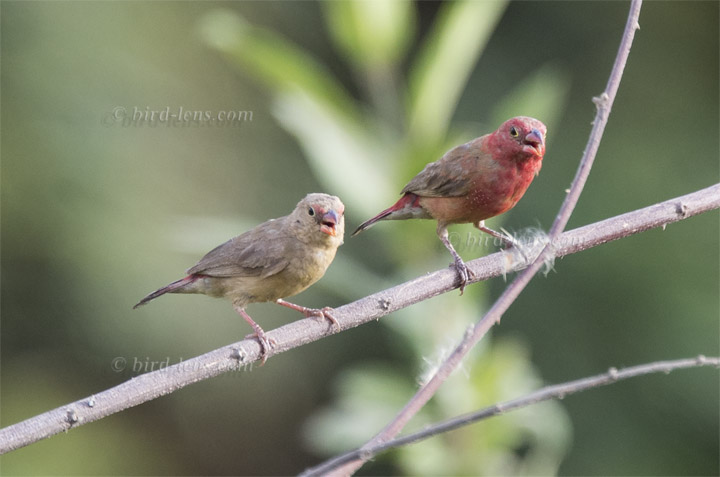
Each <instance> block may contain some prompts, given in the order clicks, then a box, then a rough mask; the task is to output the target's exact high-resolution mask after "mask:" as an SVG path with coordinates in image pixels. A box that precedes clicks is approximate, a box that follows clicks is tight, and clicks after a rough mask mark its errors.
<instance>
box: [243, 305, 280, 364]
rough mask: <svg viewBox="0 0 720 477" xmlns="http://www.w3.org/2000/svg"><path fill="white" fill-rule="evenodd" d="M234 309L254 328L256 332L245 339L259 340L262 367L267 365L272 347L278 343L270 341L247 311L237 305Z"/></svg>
mask: <svg viewBox="0 0 720 477" xmlns="http://www.w3.org/2000/svg"><path fill="white" fill-rule="evenodd" d="M233 307H234V308H235V311H237V312H238V313H240V316H242V317H243V318H244V319H245V321H247V322H248V323H249V324H250V326H252V329H253V330H254V332H253V333H250V334H249V335H247V336H246V337H245V338H246V339H249V338H257V340H258V341H259V342H260V348H261V352H260V358H261V359H262V362H261V363H260V366H262V365H263V364H265V361H267V359H268V357H269V356H270V352H271V351H272V345H273V344H277V342H276V341H275V340H273V339H268V337H267V336H265V331H264V330H263V329H262V328H261V327H260V325H258V324H257V323H255V320H253V319H252V318H250V315H248V314H247V313H246V312H245V309H243V308H241V307H239V306H237V305H233Z"/></svg>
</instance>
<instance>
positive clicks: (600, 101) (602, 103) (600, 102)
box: [592, 92, 610, 109]
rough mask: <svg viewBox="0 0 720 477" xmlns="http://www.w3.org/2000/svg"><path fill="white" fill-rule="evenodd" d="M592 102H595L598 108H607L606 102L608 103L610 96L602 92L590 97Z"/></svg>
mask: <svg viewBox="0 0 720 477" xmlns="http://www.w3.org/2000/svg"><path fill="white" fill-rule="evenodd" d="M592 102H593V103H595V106H596V107H597V108H598V109H604V108H607V106H608V104H609V103H610V96H609V95H608V94H607V93H605V92H603V93H602V94H601V95H600V96H595V97H594V98H593V99H592Z"/></svg>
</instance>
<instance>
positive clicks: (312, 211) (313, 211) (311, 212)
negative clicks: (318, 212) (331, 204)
mask: <svg viewBox="0 0 720 477" xmlns="http://www.w3.org/2000/svg"><path fill="white" fill-rule="evenodd" d="M308 215H309V216H310V217H312V216H313V215H315V209H313V208H312V207H310V208H308Z"/></svg>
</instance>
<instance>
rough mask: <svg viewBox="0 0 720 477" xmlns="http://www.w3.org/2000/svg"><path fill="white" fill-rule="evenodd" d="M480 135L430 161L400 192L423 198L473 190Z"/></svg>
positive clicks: (463, 193)
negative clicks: (472, 184) (473, 175)
mask: <svg viewBox="0 0 720 477" xmlns="http://www.w3.org/2000/svg"><path fill="white" fill-rule="evenodd" d="M480 139H482V138H478V139H475V140H473V141H470V142H468V143H467V144H463V145H460V146H458V147H456V148H454V149H451V150H450V151H448V152H446V153H445V155H444V156H443V157H441V158H440V159H438V160H437V161H435V162H431V163H430V164H428V165H427V166H425V169H423V170H422V171H421V172H420V173H419V174H418V175H416V176H415V177H414V178H413V179H412V180H411V181H410V182H408V184H407V185H406V186H405V187H404V188H403V190H402V192H401V194H405V193H407V192H412V193H413V194H415V195H419V196H421V197H461V196H464V195H467V194H468V193H469V192H470V187H471V181H472V179H473V177H472V176H471V175H469V174H468V171H472V170H475V169H476V167H473V166H474V163H476V162H477V161H478V160H479V159H480V155H481V154H482V152H481V151H480V144H479V143H477V142H478V141H479V140H480Z"/></svg>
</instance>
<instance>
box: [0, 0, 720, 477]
mask: <svg viewBox="0 0 720 477" xmlns="http://www.w3.org/2000/svg"><path fill="white" fill-rule="evenodd" d="M628 7H629V4H628V3H627V2H574V3H573V2H513V3H510V4H506V3H502V2H490V3H486V2H453V3H437V2H419V3H410V2H407V3H406V2H387V3H386V2H363V3H352V2H332V3H317V2H241V3H231V2H217V3H215V2H158V3H151V2H108V3H104V2H103V3H101V2H2V4H0V9H1V15H0V16H1V21H2V25H1V26H2V30H1V35H2V37H1V40H2V42H1V48H2V51H1V54H0V57H1V58H2V64H1V76H0V80H1V82H2V84H1V87H2V110H1V113H0V115H1V120H2V250H1V251H2V256H1V259H2V260H1V264H2V270H1V272H2V275H1V280H2V281H1V283H2V296H1V298H2V301H1V304H2V309H1V313H2V323H1V324H2V337H1V343H0V344H1V350H2V355H1V358H2V361H1V379H2V381H1V384H2V388H1V389H2V390H1V394H0V397H1V399H2V400H1V408H0V410H1V413H2V414H1V424H2V426H3V427H4V426H8V425H10V424H13V423H16V422H19V421H21V420H24V419H27V418H29V417H32V416H34V415H36V414H38V413H41V412H44V411H47V410H50V409H53V408H55V407H58V406H62V405H64V404H67V403H69V402H71V401H74V400H77V399H80V398H83V397H86V396H89V395H91V394H93V393H96V392H100V391H102V390H105V389H107V388H109V387H112V386H114V385H117V384H119V383H122V382H124V381H126V380H128V379H130V378H132V377H133V376H136V375H138V374H140V373H141V372H143V371H144V370H145V369H150V368H152V367H155V368H156V369H157V367H159V366H160V365H163V364H176V363H178V362H181V361H182V360H185V359H188V358H191V357H194V356H197V355H199V354H202V353H205V352H207V351H210V350H213V349H215V348H218V347H221V346H224V345H227V344H230V343H233V342H235V341H239V340H240V339H242V337H244V336H245V335H246V334H247V333H248V332H249V328H248V327H247V325H246V323H245V322H244V321H243V320H242V319H240V318H239V317H238V316H237V315H236V314H235V312H234V311H233V310H232V307H231V306H230V305H229V303H227V302H225V301H222V300H211V299H209V298H205V297H200V296H168V297H164V298H163V299H161V300H158V301H156V302H153V303H152V304H150V305H148V306H146V307H143V308H142V309H139V310H136V311H133V310H132V309H131V307H132V305H133V304H135V303H136V302H137V301H138V300H139V299H140V298H142V297H143V296H144V295H145V294H146V293H148V292H150V291H152V290H154V289H156V288H158V287H160V286H162V285H165V284H166V283H169V282H170V281H172V280H174V279H176V278H179V277H180V276H181V275H182V273H183V271H184V270H185V269H186V268H188V267H189V266H191V265H193V264H194V263H195V262H196V261H197V260H198V259H199V258H200V257H201V256H202V255H203V254H204V253H205V252H207V251H208V250H210V249H211V248H213V247H214V246H215V245H217V244H219V243H222V242H223V241H225V240H227V239H228V238H230V237H232V236H234V235H237V234H239V233H241V232H243V231H245V230H247V229H248V228H250V227H252V226H254V225H256V224H258V223H260V222H262V221H265V220H267V219H268V218H271V217H278V216H281V215H285V214H287V213H289V212H290V211H291V210H292V209H293V208H294V206H295V204H296V203H297V201H298V200H299V199H300V198H301V197H303V196H304V195H305V194H306V193H308V192H316V191H323V192H327V193H331V194H336V195H339V196H340V197H341V198H342V199H343V201H344V202H345V205H346V221H347V228H348V229H350V231H351V230H352V229H354V227H355V226H357V224H359V223H360V222H361V221H362V220H365V219H366V218H368V217H370V216H371V215H372V214H374V213H376V212H378V211H379V210H381V209H382V208H384V207H387V206H389V205H390V204H392V203H393V202H394V200H395V199H396V198H397V197H398V195H397V194H398V193H399V191H400V189H401V188H402V187H403V185H404V184H405V183H406V182H407V181H408V180H409V179H410V178H412V177H413V175H414V174H416V173H417V172H418V171H420V170H421V169H422V167H423V166H424V165H425V163H427V162H429V161H432V160H435V159H437V158H438V157H439V156H440V155H441V154H442V153H443V152H445V151H446V150H448V149H449V148H451V147H452V146H455V145H457V144H460V143H462V142H465V141H467V140H469V139H472V138H474V137H476V136H479V135H482V134H485V133H487V132H490V131H492V130H494V129H495V128H496V127H497V126H498V125H499V124H500V123H501V122H502V121H503V120H505V119H507V118H509V117H511V116H514V115H531V116H536V117H538V118H539V119H541V120H543V121H544V122H545V123H546V124H547V126H548V130H549V134H548V152H547V154H546V156H545V161H544V168H543V170H542V172H541V174H540V176H539V177H538V178H537V179H536V180H535V181H534V183H533V184H532V186H531V187H530V189H529V191H528V193H527V194H526V195H525V198H524V199H523V200H522V201H521V202H520V203H519V205H518V206H517V207H516V208H515V209H514V210H512V211H511V212H509V213H507V214H505V215H504V216H501V217H499V218H496V219H493V220H491V221H489V225H490V226H491V227H496V228H497V227H505V228H507V229H508V230H510V231H514V232H522V231H523V230H524V229H526V228H527V227H539V228H542V229H544V230H547V229H548V228H549V226H550V224H551V223H552V220H553V219H554V217H555V214H556V212H557V210H558V207H559V206H560V204H561V202H562V200H563V198H564V195H565V192H564V191H565V189H566V188H567V187H569V185H570V182H571V180H572V178H573V176H574V174H575V170H576V167H577V164H578V161H579V159H580V157H581V155H582V152H583V148H584V146H585V143H586V140H587V136H588V133H589V131H590V127H591V125H590V122H591V121H592V119H593V116H594V113H595V110H594V106H593V104H592V102H591V98H592V97H593V96H595V95H598V94H599V93H601V92H602V91H603V89H604V87H605V83H606V81H607V76H608V73H609V71H610V68H611V65H612V63H613V61H614V58H615V53H616V51H617V47H618V44H619V40H620V35H621V33H622V31H623V28H624V24H625V19H626V16H627V12H628ZM718 10H719V4H718V2H675V1H667V2H646V3H645V5H644V6H643V10H642V13H641V17H640V25H641V28H642V29H641V30H640V31H639V32H638V34H637V35H636V39H635V43H634V45H633V49H632V52H631V55H630V60H629V63H628V66H627V69H626V71H625V76H624V78H623V82H622V84H621V87H620V91H619V94H618V97H617V100H616V102H615V106H614V108H613V111H612V115H611V118H610V122H609V124H608V127H607V129H606V133H605V137H604V140H603V142H602V145H601V147H600V151H599V154H598V157H597V160H596V165H595V167H594V169H593V172H592V174H591V176H590V180H589V182H588V184H587V186H586V188H585V192H584V194H583V196H582V198H581V200H580V203H579V205H578V207H577V209H576V211H575V214H574V216H573V218H572V220H571V221H570V224H569V228H574V227H578V226H581V225H585V224H588V223H592V222H595V221H598V220H601V219H604V218H607V217H611V216H614V215H617V214H620V213H624V212H627V211H631V210H634V209H637V208H641V207H645V206H648V205H651V204H653V203H656V202H659V201H663V200H666V199H670V198H672V197H676V196H679V195H682V194H686V193H689V192H692V191H695V190H697V189H700V188H703V187H707V186H709V185H712V184H714V183H716V182H717V181H718V175H719V174H718V151H719V144H718V136H719V130H720V124H719V122H718V104H719V101H718V99H719V98H718V90H719V84H718V58H719V56H720V55H719V51H718V21H717V19H718V14H719V11H718ZM181 108H182V111H191V112H195V111H200V112H202V115H201V116H202V117H199V118H196V120H192V119H190V120H173V119H172V118H168V117H167V116H168V115H169V114H179V113H180V109H181ZM152 112H155V113H154V115H155V117H154V119H152V118H151V114H152ZM162 112H165V114H164V115H161V114H160V113H162ZM205 112H208V115H207V116H205V115H204V113H205ZM220 112H222V113H223V114H224V115H225V117H227V118H229V120H224V121H219V120H216V121H208V120H206V119H207V118H208V117H210V118H216V117H217V116H218V114H219V113H220ZM231 113H232V114H231ZM180 114H181V113H180ZM233 117H234V118H235V120H232V118H233ZM163 118H164V120H163ZM718 230H719V223H718V214H717V212H711V213H707V214H704V215H702V216H699V217H696V218H692V219H688V220H685V221H682V222H679V223H677V224H674V225H670V226H668V227H667V229H666V230H653V231H650V232H647V233H644V234H641V235H637V236H633V237H630V238H628V239H625V240H621V241H618V242H615V243H610V244H606V245H603V246H601V247H597V248H595V249H592V250H588V251H586V252H583V253H580V254H577V255H573V256H570V257H567V258H565V259H563V260H560V261H558V262H557V263H556V264H555V269H554V270H553V271H551V272H550V273H549V274H547V276H542V275H540V276H538V277H536V278H535V279H534V280H533V282H532V283H531V284H530V286H529V287H528V289H527V290H526V291H525V292H524V294H523V295H522V296H521V297H520V298H519V299H518V300H517V302H516V303H515V304H514V305H513V306H512V307H511V308H510V310H509V311H508V312H507V313H506V315H505V316H504V318H503V322H502V324H501V325H500V326H499V327H496V328H495V329H494V330H493V332H492V336H488V337H487V339H485V340H484V341H483V342H482V344H481V346H479V349H476V350H474V351H473V353H472V355H471V356H470V357H469V358H468V359H467V361H466V363H465V365H464V369H463V370H462V371H461V372H458V373H456V374H455V375H454V376H453V377H452V378H451V380H450V381H449V382H448V383H447V384H446V386H444V387H443V389H442V391H441V392H440V393H439V394H438V395H437V396H436V398H434V399H433V401H431V403H430V404H429V405H428V406H427V407H426V409H424V411H423V413H422V414H421V415H419V416H418V417H417V418H416V419H415V420H414V421H413V422H412V423H411V425H410V426H409V428H408V430H410V429H416V428H418V427H420V426H422V425H424V424H426V423H429V422H433V421H437V420H440V419H443V418H447V417H451V416H454V415H457V414H460V413H463V412H468V411H471V410H473V409H477V408H480V407H482V406H486V405H489V404H493V403H495V402H497V401H498V400H503V399H510V398H514V397H518V396H521V395H523V394H524V393H527V392H529V391H531V390H534V389H537V388H539V387H541V386H542V385H543V384H544V383H557V382H562V381H566V380H571V379H576V378H580V377H583V376H587V375H593V374H596V373H600V372H603V371H605V370H606V369H607V368H609V367H611V366H616V367H622V366H629V365H635V364H640V363H643V362H649V361H654V360H661V359H674V358H681V357H690V356H694V355H697V354H700V353H703V354H707V355H716V354H717V353H718V348H719V342H718V341H719V338H718V336H719V335H720V330H719V328H718V322H719V313H718V312H719V309H718V285H719V283H718V282H719V271H718V263H719V257H718V251H719V247H718V245H719V244H718ZM451 231H452V232H453V234H454V239H455V240H456V242H455V243H457V244H458V245H456V247H457V248H458V251H459V252H460V254H461V255H462V256H463V257H464V258H465V259H466V260H470V259H474V258H477V257H479V256H483V255H485V254H488V253H491V252H494V251H496V250H495V249H494V248H492V247H489V248H488V247H477V246H475V247H472V246H468V243H469V242H468V240H470V241H472V239H473V238H477V233H476V231H473V229H472V228H471V227H467V226H458V227H454V228H452V229H451ZM449 261H450V257H449V255H448V253H447V251H446V250H445V249H444V248H443V247H442V245H441V243H440V242H439V241H438V240H437V237H436V236H435V224H434V223H433V222H430V221H415V222H394V223H383V224H380V225H378V226H377V227H375V228H374V229H373V230H372V231H370V232H367V233H365V234H363V235H361V236H359V237H355V238H349V237H348V238H347V239H346V243H345V245H344V246H343V247H342V248H341V249H340V250H339V254H338V258H337V259H336V260H335V263H334V264H333V265H332V266H331V267H330V269H329V271H328V273H327V274H326V276H325V277H324V278H323V279H322V280H321V281H320V282H318V283H317V284H316V285H315V286H313V287H312V288H311V289H309V290H308V291H306V292H304V293H302V294H301V295H299V296H298V297H296V298H294V299H293V301H294V302H296V303H299V304H302V305H306V306H313V307H322V306H340V305H342V304H345V303H347V302H350V301H353V300H355V299H358V298H361V297H363V296H365V295H367V294H369V293H372V292H376V291H379V290H381V289H384V288H386V287H388V286H391V285H394V284H397V283H400V282H402V281H405V280H408V279H411V278H413V277H416V276H418V275H420V274H424V273H427V272H430V271H433V270H436V269H439V268H442V267H446V266H448V263H449ZM512 278H513V276H512V275H510V276H508V277H507V280H508V281H509V280H511V279H512ZM506 285H507V282H506V281H504V280H503V279H502V278H496V279H493V280H490V281H488V282H486V283H483V284H478V285H473V286H471V287H470V288H468V290H467V291H466V293H465V296H463V297H459V296H458V293H457V292H451V293H448V294H446V295H444V296H441V297H436V298H434V299H432V300H429V301H426V302H423V303H421V304H418V305H415V306H413V307H411V308H409V309H407V310H403V311H402V312H398V313H394V314H392V315H391V316H388V317H386V318H384V319H382V320H380V321H379V322H373V323H370V324H367V325H365V326H362V327H360V328H358V329H354V330H351V331H348V332H344V333H341V334H339V335H337V336H333V337H330V338H328V339H324V340H321V341H320V342H317V343H314V344H311V345H308V346H305V347H303V348H301V349H296V350H293V351H292V352H288V353H284V354H282V355H279V356H276V357H273V358H272V359H270V360H269V361H268V363H267V364H266V365H265V366H264V367H262V368H257V367H255V368H254V369H247V370H246V371H244V372H237V373H230V374H228V375H226V376H222V377H219V378H217V379H213V380H209V381H205V382H202V383H198V384H195V385H193V386H190V387H188V388H185V389H182V390H180V391H178V392H175V393H173V394H171V395H169V396H166V397H163V398H161V399H157V400H154V401H152V402H149V403H146V404H143V405H141V406H138V407H136V408H133V409H130V410H127V411H124V412H122V413H119V414H116V415H114V416H111V417H109V418H106V419H103V420H101V421H99V422H96V423H92V424H89V425H87V426H84V427H81V428H79V429H76V430H73V431H71V432H69V433H66V434H63V435H58V436H55V437H53V438H51V439H48V440H45V441H42V442H39V443H36V444H33V445H31V446H29V447H26V448H23V449H20V450H17V451H15V452H12V453H10V454H8V455H6V456H4V457H3V458H2V459H1V460H0V464H1V465H2V472H3V474H5V475H47V474H54V475H90V474H94V475H251V474H252V475H284V474H295V473H297V472H299V471H301V470H302V469H304V468H306V467H308V466H311V465H314V464H316V463H318V462H319V461H320V460H322V459H324V458H326V457H328V456H330V455H332V454H333V453H336V452H340V451H342V450H346V449H348V448H350V447H351V446H353V445H358V444H360V443H362V442H364V441H365V440H366V439H368V438H369V437H371V436H372V435H373V434H374V433H375V432H377V431H378V430H379V429H380V428H381V427H382V426H383V424H384V423H386V422H387V420H388V419H389V418H390V417H391V416H392V415H394V413H395V412H397V410H398V409H399V408H400V407H401V406H402V405H403V404H404V403H405V402H406V401H407V399H408V398H409V397H410V396H411V395H412V393H413V392H414V390H415V389H416V388H417V382H418V381H419V380H421V379H422V377H423V376H424V374H425V373H427V372H428V371H429V370H431V369H432V367H433V366H434V365H435V364H436V363H437V362H438V361H439V360H440V359H441V357H442V356H443V354H444V353H446V352H448V350H449V349H450V348H451V347H452V346H453V344H454V343H456V342H457V341H458V339H459V337H460V336H461V335H462V333H463V331H464V330H465V329H466V327H467V326H468V325H469V324H470V323H473V322H475V321H476V320H478V319H479V318H480V317H481V316H482V314H483V313H484V312H485V311H486V310H487V308H488V307H489V305H490V304H491V303H492V301H493V300H494V298H496V297H497V296H498V295H499V294H500V293H501V292H502V290H503V289H504V287H505V286H506ZM249 313H250V314H251V315H252V316H253V317H254V318H255V319H256V321H258V322H259V323H260V324H261V325H262V326H263V327H264V328H265V329H266V330H270V329H273V328H275V327H278V326H281V325H282V324H284V323H287V322H290V321H292V320H296V319H299V318H300V317H299V316H298V314H297V313H294V312H292V311H290V310H286V309H283V308H282V307H278V306H276V305H273V304H262V305H253V306H251V307H250V308H249ZM719 385H720V381H719V379H718V373H717V371H715V370H712V369H696V370H689V371H682V372H676V373H672V374H670V375H669V376H665V375H662V376H651V377H644V378H639V379H635V380H632V381H629V382H623V383H619V384H616V385H613V386H610V387H606V388H603V389H598V390H594V391H590V392H586V393H583V394H581V395H575V396H572V397H568V398H567V399H565V400H563V401H560V402H555V403H546V404H543V405H539V406H534V407H531V408H529V409H526V410H524V411H522V412H518V413H510V414H507V415H504V416H502V417H499V418H495V419H492V420H489V421H486V422H483V423H480V424H478V425H475V426H472V427H469V428H466V429H463V430H461V431H457V432H454V433H452V434H449V435H446V436H443V437H438V438H435V439H432V440H430V441H428V442H425V443H423V444H418V445H415V446H411V447H408V448H406V449H402V450H399V451H394V452H390V453H387V454H384V455H382V456H380V457H378V458H377V459H376V460H374V461H373V462H371V463H369V464H368V465H366V466H365V467H364V468H363V469H362V470H361V474H362V475H378V474H382V475H421V474H426V475H438V474H442V475H461V474H462V475H553V474H560V475H717V472H718V465H719V462H718V448H719V447H720V443H719V441H718V421H719V416H718V389H719V388H720V386H719Z"/></svg>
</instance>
